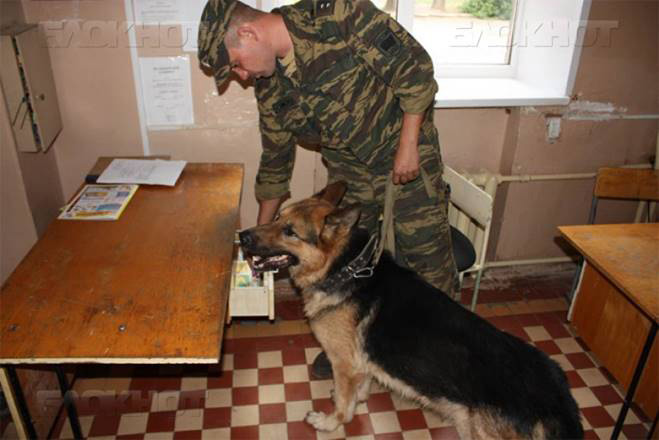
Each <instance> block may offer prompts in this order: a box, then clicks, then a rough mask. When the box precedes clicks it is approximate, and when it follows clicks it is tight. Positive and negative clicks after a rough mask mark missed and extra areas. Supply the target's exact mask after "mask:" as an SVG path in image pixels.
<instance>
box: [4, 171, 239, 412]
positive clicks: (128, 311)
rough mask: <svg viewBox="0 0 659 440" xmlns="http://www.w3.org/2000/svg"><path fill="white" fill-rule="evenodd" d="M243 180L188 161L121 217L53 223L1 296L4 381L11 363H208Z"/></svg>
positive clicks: (220, 317) (220, 316)
mask: <svg viewBox="0 0 659 440" xmlns="http://www.w3.org/2000/svg"><path fill="white" fill-rule="evenodd" d="M242 181H243V167H242V165H231V164H188V165H187V166H186V167H185V169H184V171H183V173H182V174H181V177H180V178H179V181H178V182H177V184H176V186H174V187H163V186H145V185H142V186H140V188H139V189H138V191H137V193H136V194H135V195H134V197H133V199H132V200H131V201H130V203H129V204H128V206H127V207H126V209H125V211H124V212H123V214H122V215H121V218H119V220H116V221H72V220H56V221H54V222H53V223H52V224H51V225H50V226H49V228H48V229H47V231H46V233H45V234H44V236H43V237H42V238H41V239H40V240H39V241H38V242H37V243H36V245H35V246H34V247H33V248H32V249H31V250H30V252H29V253H28V255H27V256H26V257H25V259H24V260H23V261H22V262H21V263H20V264H19V266H18V267H17V268H16V270H15V271H14V272H13V274H12V275H11V276H10V277H9V279H8V280H7V282H6V284H5V285H4V286H3V288H2V292H1V294H0V306H1V311H0V340H1V342H2V343H1V344H0V363H1V364H3V365H4V366H5V371H4V374H3V376H4V380H3V383H5V385H6V382H7V381H8V380H9V381H11V380H12V378H11V377H8V374H7V373H8V372H7V370H8V369H9V370H13V368H11V365H12V364H55V365H58V364H65V363H66V364H68V363H83V362H95V363H99V362H100V363H121V364H127V363H139V364H144V363H158V364H160V363H216V362H218V360H219V358H220V349H221V341H222V334H223V329H224V326H223V325H224V320H225V314H226V305H227V298H228V292H229V282H230V279H231V262H232V252H233V239H234V234H235V230H236V226H237V224H238V215H239V205H240V196H241V190H242ZM14 374H15V372H14ZM19 403H20V402H19Z"/></svg>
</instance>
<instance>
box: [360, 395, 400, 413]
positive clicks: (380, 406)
mask: <svg viewBox="0 0 659 440" xmlns="http://www.w3.org/2000/svg"><path fill="white" fill-rule="evenodd" d="M366 405H367V406H368V410H369V412H383V411H393V410H394V402H393V401H392V400H391V394H390V393H376V394H371V396H370V397H369V398H368V401H367V402H366Z"/></svg>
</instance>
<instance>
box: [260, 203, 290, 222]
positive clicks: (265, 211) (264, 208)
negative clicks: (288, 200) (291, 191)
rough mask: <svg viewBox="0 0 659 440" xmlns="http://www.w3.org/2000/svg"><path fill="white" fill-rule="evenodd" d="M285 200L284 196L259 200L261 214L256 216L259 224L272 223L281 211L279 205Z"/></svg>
mask: <svg viewBox="0 0 659 440" xmlns="http://www.w3.org/2000/svg"><path fill="white" fill-rule="evenodd" d="M283 201H284V197H278V198H276V199H270V200H259V215H258V217H257V218H256V224H257V225H263V224H265V223H270V222H271V221H272V220H273V219H274V218H275V215H276V214H277V211H279V206H280V205H281V203H282V202H283Z"/></svg>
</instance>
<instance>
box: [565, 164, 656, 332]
mask: <svg viewBox="0 0 659 440" xmlns="http://www.w3.org/2000/svg"><path fill="white" fill-rule="evenodd" d="M600 199H619V200H638V201H639V202H641V203H640V204H639V210H638V211H637V215H636V220H635V223H638V222H639V221H640V217H641V215H640V214H641V213H642V211H643V205H642V204H643V203H644V202H646V203H647V216H646V221H648V222H649V221H650V219H651V217H652V216H653V213H652V211H653V210H654V209H653V208H654V206H651V205H654V203H651V202H657V201H659V170H653V169H647V168H600V169H599V170H597V176H596V178H595V188H594V190H593V200H592V202H591V205H590V213H589V215H588V224H589V225H591V224H593V223H595V218H596V216H597V205H598V202H599V200H600ZM577 266H578V267H577V271H576V273H575V276H574V280H573V281H572V288H571V289H570V293H569V294H568V296H569V298H570V299H571V300H572V304H574V298H575V296H576V293H577V291H578V289H579V286H580V284H581V277H582V276H583V268H584V260H583V258H580V259H579V262H578V264H577ZM571 317H572V307H570V310H569V312H568V320H569V319H571Z"/></svg>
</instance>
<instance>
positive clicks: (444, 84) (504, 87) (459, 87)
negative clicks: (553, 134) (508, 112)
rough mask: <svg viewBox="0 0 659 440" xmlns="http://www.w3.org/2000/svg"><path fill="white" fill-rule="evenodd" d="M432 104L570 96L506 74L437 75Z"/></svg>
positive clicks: (559, 101) (564, 99)
mask: <svg viewBox="0 0 659 440" xmlns="http://www.w3.org/2000/svg"><path fill="white" fill-rule="evenodd" d="M437 83H438V85H439V92H438V93H437V95H435V108H469V107H521V106H529V105H567V104H568V103H569V102H570V97H569V96H565V95H562V94H559V93H556V92H555V91H551V90H546V89H543V88H540V87H534V86H531V85H529V84H527V83H524V82H522V81H519V80H515V79H510V78H439V79H437Z"/></svg>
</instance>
